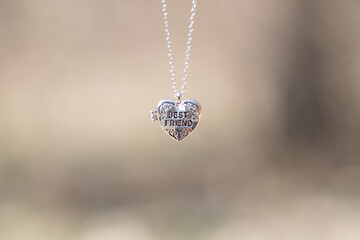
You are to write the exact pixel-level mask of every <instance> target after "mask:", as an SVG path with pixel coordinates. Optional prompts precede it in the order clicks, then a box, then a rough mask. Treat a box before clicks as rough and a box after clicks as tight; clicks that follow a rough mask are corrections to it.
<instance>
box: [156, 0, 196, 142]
mask: <svg viewBox="0 0 360 240" xmlns="http://www.w3.org/2000/svg"><path fill="white" fill-rule="evenodd" d="M196 3H197V0H192V7H191V10H190V24H189V32H188V35H187V37H188V38H187V43H186V51H185V63H184V75H183V77H182V81H181V82H182V84H181V87H180V89H178V88H177V83H176V78H175V65H174V58H173V51H172V46H171V40H170V27H169V19H168V11H167V4H166V0H161V4H162V12H163V15H164V16H163V20H164V24H165V33H166V43H167V49H168V57H169V66H170V76H171V78H170V80H171V83H172V87H171V88H172V90H173V92H174V97H175V99H176V100H171V99H164V100H161V101H160V102H159V103H158V105H157V110H154V111H150V116H149V117H150V121H152V122H155V121H159V123H160V126H161V128H162V129H163V130H164V131H165V132H166V133H167V134H168V135H169V136H170V137H171V138H173V139H175V140H176V141H181V140H183V139H184V138H186V137H187V136H189V134H190V133H191V132H192V131H194V129H195V128H196V126H197V125H198V123H199V121H200V116H201V105H200V103H198V102H197V101H196V100H193V99H190V100H184V101H182V97H183V95H184V93H185V90H186V82H187V76H188V70H189V62H190V53H191V45H192V34H193V31H194V22H195V10H196Z"/></svg>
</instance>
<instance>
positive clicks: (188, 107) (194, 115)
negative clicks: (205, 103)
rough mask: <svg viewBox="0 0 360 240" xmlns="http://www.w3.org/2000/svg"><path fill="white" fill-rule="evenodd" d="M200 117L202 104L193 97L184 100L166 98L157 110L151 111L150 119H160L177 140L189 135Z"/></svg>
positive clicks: (167, 131)
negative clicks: (176, 100)
mask: <svg viewBox="0 0 360 240" xmlns="http://www.w3.org/2000/svg"><path fill="white" fill-rule="evenodd" d="M200 117H201V105H200V103H198V102H197V101H196V100H192V99H191V100H185V101H182V102H175V101H174V100H171V99H164V100H161V101H160V102H159V104H158V106H157V110H156V111H150V120H151V121H152V122H154V121H157V120H158V121H159V122H160V126H161V128H162V129H163V130H164V131H165V132H166V133H167V134H169V136H170V137H171V138H173V139H174V140H176V141H181V140H183V139H185V138H186V137H187V136H189V135H190V133H192V132H193V131H194V129H195V128H196V126H197V125H198V123H199V121H200Z"/></svg>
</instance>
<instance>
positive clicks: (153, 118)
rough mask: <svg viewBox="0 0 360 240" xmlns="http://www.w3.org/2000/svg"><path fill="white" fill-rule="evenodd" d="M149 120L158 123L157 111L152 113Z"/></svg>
mask: <svg viewBox="0 0 360 240" xmlns="http://www.w3.org/2000/svg"><path fill="white" fill-rule="evenodd" d="M149 119H150V121H151V122H155V121H157V120H158V115H157V111H150V113H149Z"/></svg>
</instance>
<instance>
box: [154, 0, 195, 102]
mask: <svg viewBox="0 0 360 240" xmlns="http://www.w3.org/2000/svg"><path fill="white" fill-rule="evenodd" d="M196 1H197V0H192V7H191V11H190V24H189V32H188V35H187V43H186V51H185V63H184V75H183V78H182V85H181V88H180V90H178V89H177V84H176V78H175V65H174V58H173V50H172V46H171V39H170V27H169V19H168V11H167V8H166V7H167V4H166V0H161V3H162V8H163V9H162V12H163V14H164V18H163V19H164V24H165V33H166V42H167V48H168V57H169V66H170V75H171V83H172V87H171V88H172V90H173V91H174V96H175V97H176V98H177V99H178V100H181V98H182V96H183V94H184V92H185V89H186V82H187V76H188V70H189V62H190V53H191V45H192V33H193V31H194V22H195V10H196Z"/></svg>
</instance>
